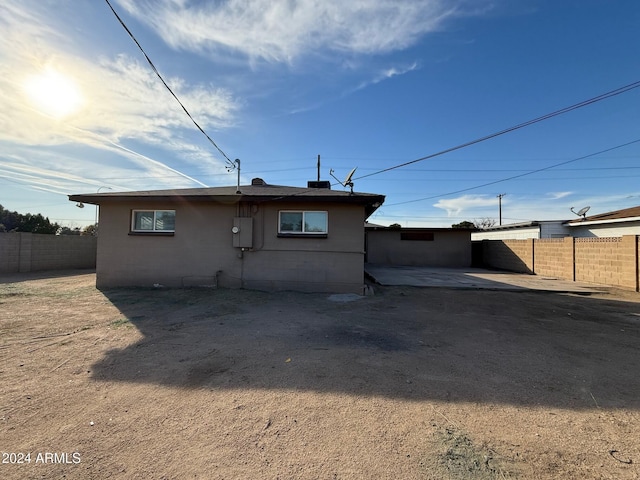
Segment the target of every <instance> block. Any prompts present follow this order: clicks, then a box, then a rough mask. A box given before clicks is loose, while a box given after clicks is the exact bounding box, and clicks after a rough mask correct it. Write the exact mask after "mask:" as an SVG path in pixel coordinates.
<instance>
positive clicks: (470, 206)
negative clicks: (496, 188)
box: [433, 195, 498, 217]
mask: <svg viewBox="0 0 640 480" xmlns="http://www.w3.org/2000/svg"><path fill="white" fill-rule="evenodd" d="M497 203H498V200H497V199H496V198H495V197H489V196H486V195H463V196H461V197H458V198H443V199H440V200H438V202H436V203H435V204H434V205H433V206H434V207H436V208H441V209H443V210H445V211H446V212H447V216H449V217H451V216H454V215H460V214H461V213H463V212H465V213H466V212H467V211H469V210H474V209H478V208H484V207H488V206H494V205H497Z"/></svg>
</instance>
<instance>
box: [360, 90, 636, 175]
mask: <svg viewBox="0 0 640 480" xmlns="http://www.w3.org/2000/svg"><path fill="white" fill-rule="evenodd" d="M638 87H640V81H637V82H633V83H630V84H629V85H625V86H623V87H619V88H616V89H615V90H611V91H609V92H606V93H603V94H601V95H598V96H596V97H593V98H590V99H588V100H583V101H582V102H579V103H576V104H574V105H570V106H568V107H564V108H561V109H560V110H556V111H554V112H551V113H547V114H546V115H542V116H541V117H537V118H534V119H532V120H527V121H526V122H523V123H519V124H518V125H514V126H513V127H509V128H506V129H504V130H500V131H499V132H495V133H492V134H490V135H486V136H484V137H480V138H477V139H475V140H471V141H470V142H466V143H462V144H460V145H457V146H455V147H451V148H447V149H446V150H441V151H439V152H436V153H432V154H431V155H427V156H425V157H421V158H417V159H415V160H411V161H409V162H404V163H401V164H399V165H394V166H393V167H387V168H383V169H382V170H378V171H377V172H373V173H368V174H366V175H362V176H360V177H356V178H354V180H361V179H363V178H367V177H372V176H374V175H379V174H381V173H385V172H389V171H391V170H396V169H398V168H402V167H406V166H407V165H413V164H414V163H418V162H423V161H424V160H429V159H431V158H434V157H438V156H440V155H444V154H446V153H451V152H454V151H456V150H460V149H462V148H466V147H470V146H471V145H475V144H477V143H480V142H484V141H486V140H490V139H492V138H496V137H499V136H501V135H504V134H505V133H510V132H513V131H515V130H519V129H521V128H524V127H528V126H529V125H533V124H535V123H539V122H542V121H543V120H548V119H550V118H553V117H557V116H558V115H562V114H564V113H567V112H571V111H573V110H577V109H578V108H582V107H585V106H587V105H591V104H593V103H596V102H599V101H601V100H606V99H607V98H611V97H614V96H616V95H620V94H622V93H626V92H628V91H630V90H633V89H634V88H638Z"/></svg>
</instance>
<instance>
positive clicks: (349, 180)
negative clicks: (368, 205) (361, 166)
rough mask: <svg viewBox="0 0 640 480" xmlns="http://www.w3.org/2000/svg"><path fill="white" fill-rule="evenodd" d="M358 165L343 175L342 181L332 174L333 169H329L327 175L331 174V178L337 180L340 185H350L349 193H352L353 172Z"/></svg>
mask: <svg viewBox="0 0 640 480" xmlns="http://www.w3.org/2000/svg"><path fill="white" fill-rule="evenodd" d="M357 168H358V167H355V168H353V169H352V170H351V171H350V172H349V173H348V174H347V176H346V177H345V179H344V181H343V182H341V181H340V180H338V178H337V177H336V176H335V175H334V174H333V169H331V170H329V175H331V176H332V177H333V178H335V179H336V180H338V183H340V185H342V186H343V187H351V193H353V180H352V178H353V174H354V173H355V171H356V170H357Z"/></svg>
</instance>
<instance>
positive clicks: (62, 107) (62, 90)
mask: <svg viewBox="0 0 640 480" xmlns="http://www.w3.org/2000/svg"><path fill="white" fill-rule="evenodd" d="M25 91H26V93H27V95H28V96H29V99H30V100H31V102H32V103H33V105H34V107H35V108H36V109H38V110H39V111H40V112H42V113H45V114H47V115H50V116H52V117H54V118H56V119H60V118H63V117H66V116H68V115H70V114H72V113H74V112H75V111H77V110H78V109H79V108H80V106H81V104H82V95H81V94H80V90H79V89H78V87H77V85H76V84H75V82H74V81H73V80H72V79H71V78H69V77H67V76H66V75H63V74H61V73H60V72H57V71H56V70H53V69H47V70H46V71H44V72H43V73H41V74H39V75H33V76H31V77H30V78H28V79H27V81H26V83H25Z"/></svg>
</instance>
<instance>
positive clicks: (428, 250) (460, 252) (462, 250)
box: [365, 224, 471, 268]
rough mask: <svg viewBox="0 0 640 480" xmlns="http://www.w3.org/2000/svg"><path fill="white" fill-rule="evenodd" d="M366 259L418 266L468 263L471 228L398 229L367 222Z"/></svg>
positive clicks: (467, 264) (381, 263) (452, 265)
mask: <svg viewBox="0 0 640 480" xmlns="http://www.w3.org/2000/svg"><path fill="white" fill-rule="evenodd" d="M365 234H366V251H367V256H366V262H367V263H372V264H379V265H412V266H421V267H452V268H454V267H460V268H467V267H469V266H471V230H469V229H465V228H400V227H382V226H379V225H372V224H368V225H366V226H365Z"/></svg>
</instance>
